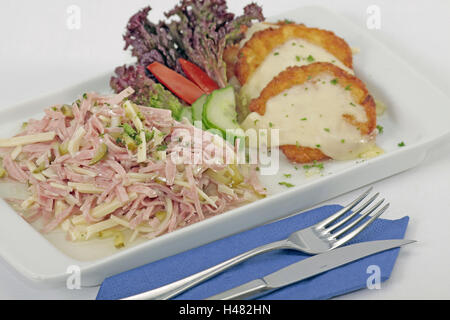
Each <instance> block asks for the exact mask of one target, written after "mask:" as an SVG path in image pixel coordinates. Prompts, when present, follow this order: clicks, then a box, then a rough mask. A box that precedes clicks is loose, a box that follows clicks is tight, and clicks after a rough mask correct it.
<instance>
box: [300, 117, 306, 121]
mask: <svg viewBox="0 0 450 320" xmlns="http://www.w3.org/2000/svg"><path fill="white" fill-rule="evenodd" d="M300 120H302V121H306V120H308V119H307V118H301V119H300Z"/></svg>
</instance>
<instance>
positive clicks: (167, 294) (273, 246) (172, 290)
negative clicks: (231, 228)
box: [125, 240, 292, 300]
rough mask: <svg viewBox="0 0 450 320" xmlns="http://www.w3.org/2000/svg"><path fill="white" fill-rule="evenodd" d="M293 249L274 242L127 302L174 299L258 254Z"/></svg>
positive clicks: (286, 244)
mask: <svg viewBox="0 0 450 320" xmlns="http://www.w3.org/2000/svg"><path fill="white" fill-rule="evenodd" d="M289 248H292V247H291V246H290V245H289V241H288V240H281V241H276V242H272V243H269V244H266V245H263V246H260V247H257V248H255V249H252V250H250V251H247V252H244V253H242V254H240V255H238V256H236V257H234V258H231V259H229V260H226V261H224V262H222V263H220V264H218V265H215V266H213V267H211V268H208V269H206V270H203V271H200V272H198V273H195V274H193V275H191V276H188V277H186V278H184V279H181V280H178V281H175V282H172V283H170V284H167V285H165V286H162V287H159V288H156V289H153V290H150V291H147V292H143V293H140V294H137V295H134V296H131V297H128V298H125V300H167V299H170V298H172V297H175V296H177V295H179V294H180V293H182V292H184V291H186V290H188V289H190V288H192V287H194V286H196V285H197V284H199V283H201V282H203V281H205V280H207V279H209V278H211V277H214V276H215V275H217V274H219V273H221V272H223V271H225V270H227V269H229V268H231V267H233V266H235V265H237V264H239V263H241V262H243V261H245V260H247V259H249V258H251V257H254V256H256V255H258V254H262V253H266V252H269V251H272V250H277V249H289Z"/></svg>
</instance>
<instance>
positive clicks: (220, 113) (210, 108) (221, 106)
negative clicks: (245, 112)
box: [203, 86, 241, 137]
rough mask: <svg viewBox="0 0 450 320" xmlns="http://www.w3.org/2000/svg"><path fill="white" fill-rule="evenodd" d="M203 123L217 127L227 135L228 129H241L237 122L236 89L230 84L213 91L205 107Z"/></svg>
mask: <svg viewBox="0 0 450 320" xmlns="http://www.w3.org/2000/svg"><path fill="white" fill-rule="evenodd" d="M203 123H204V124H205V126H206V127H207V128H208V129H217V130H219V131H221V132H222V134H223V137H225V136H226V130H227V129H240V128H241V127H240V126H239V124H238V122H237V113H236V97H235V94H234V89H233V87H231V86H228V87H226V88H223V89H219V90H215V91H213V92H212V93H211V94H210V95H209V96H208V98H207V100H206V102H205V105H204V107H203Z"/></svg>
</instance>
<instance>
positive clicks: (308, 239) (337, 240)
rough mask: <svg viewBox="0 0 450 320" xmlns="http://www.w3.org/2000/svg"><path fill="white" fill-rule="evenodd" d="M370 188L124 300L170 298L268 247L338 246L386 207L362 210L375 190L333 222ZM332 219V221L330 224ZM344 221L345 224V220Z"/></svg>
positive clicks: (318, 249) (314, 250)
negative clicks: (310, 220) (283, 233)
mask: <svg viewBox="0 0 450 320" xmlns="http://www.w3.org/2000/svg"><path fill="white" fill-rule="evenodd" d="M371 191H372V188H370V189H369V190H367V191H366V192H364V193H363V194H362V195H360V196H359V197H358V198H357V199H356V200H354V201H353V202H352V203H350V204H349V205H347V206H345V207H344V208H342V209H341V210H339V211H338V212H336V213H335V214H333V215H332V216H330V217H328V218H327V219H324V220H322V221H320V222H319V223H316V224H315V225H313V226H311V227H308V228H305V229H302V230H299V231H296V232H294V233H292V234H291V235H290V236H289V237H288V238H287V239H284V240H280V241H276V242H272V243H269V244H266V245H263V246H260V247H258V248H255V249H252V250H250V251H247V252H245V253H242V254H240V255H238V256H236V257H234V258H232V259H229V260H227V261H224V262H222V263H220V264H218V265H216V266H213V267H211V268H209V269H206V270H203V271H201V272H199V273H196V274H193V275H191V276H189V277H186V278H184V279H181V280H178V281H176V282H173V283H170V284H168V285H165V286H162V287H160V288H156V289H154V290H150V291H147V292H144V293H141V294H138V295H135V296H131V297H128V298H126V300H150V299H154V300H166V299H170V298H172V297H174V296H177V295H179V294H180V293H182V292H184V291H186V290H187V289H189V288H192V287H193V286H196V285H197V284H199V283H201V282H203V281H205V280H207V279H209V278H211V277H213V276H215V275H217V274H219V273H221V272H223V271H224V270H226V269H228V268H230V267H232V266H235V265H237V264H239V263H241V262H243V261H244V260H247V259H249V258H251V257H254V256H256V255H259V254H262V253H266V252H269V251H272V250H277V249H291V250H297V251H302V252H305V253H308V254H319V253H323V252H326V251H329V250H333V249H335V248H337V247H340V246H342V245H343V244H345V243H346V242H348V241H349V240H350V239H352V238H354V237H355V236H356V235H357V234H359V233H360V232H361V231H363V230H364V229H365V228H367V227H368V226H369V225H370V224H371V223H372V222H373V221H375V220H376V219H377V218H378V217H379V216H380V215H381V214H383V212H384V211H386V209H387V208H388V207H389V203H388V204H385V205H384V206H383V207H381V208H380V206H381V204H382V203H383V202H384V199H382V200H380V201H378V202H377V203H376V204H375V205H373V206H372V207H371V208H370V209H368V210H366V211H364V210H365V209H366V208H367V207H368V206H369V205H370V204H371V203H372V202H373V201H374V200H375V199H376V198H377V197H378V195H379V193H376V194H375V195H373V196H372V197H371V198H370V199H369V200H367V201H366V202H364V203H363V204H361V205H360V206H359V207H358V208H356V209H355V210H354V211H353V212H352V213H351V214H349V215H347V216H346V217H345V218H343V219H341V220H339V221H337V222H336V220H338V219H339V218H341V217H342V216H343V215H344V214H346V213H347V212H349V211H350V210H352V209H353V208H355V207H356V206H357V205H358V204H360V203H361V202H362V201H363V200H364V199H365V198H366V197H367V196H368V195H369V193H370V192H371ZM378 208H380V209H378ZM363 211H364V212H363ZM371 213H374V214H373V215H372V216H371V217H370V218H368V219H366V220H365V221H363V220H364V219H365V218H367V217H368V216H369V215H370V214H371ZM358 214H361V215H360V216H359V217H358V218H357V219H354V220H353V221H351V220H352V218H354V217H355V216H356V215H358ZM333 222H335V223H334V224H333ZM347 222H348V224H346V223H347Z"/></svg>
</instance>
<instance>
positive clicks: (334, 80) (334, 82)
mask: <svg viewBox="0 0 450 320" xmlns="http://www.w3.org/2000/svg"><path fill="white" fill-rule="evenodd" d="M338 82H339V80H338V79H337V78H336V79H333V80H331V81H330V83H331V84H334V85H336V84H337V83H338Z"/></svg>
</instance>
